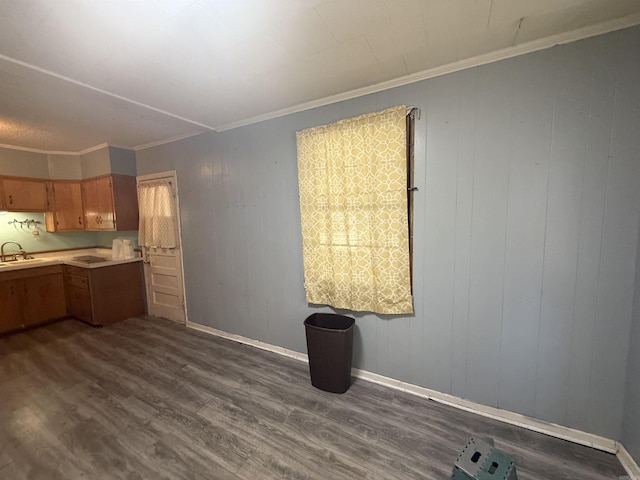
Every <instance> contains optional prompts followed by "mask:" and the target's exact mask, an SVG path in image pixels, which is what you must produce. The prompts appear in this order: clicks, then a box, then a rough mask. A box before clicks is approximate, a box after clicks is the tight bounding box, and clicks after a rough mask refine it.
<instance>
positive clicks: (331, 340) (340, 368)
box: [304, 313, 356, 393]
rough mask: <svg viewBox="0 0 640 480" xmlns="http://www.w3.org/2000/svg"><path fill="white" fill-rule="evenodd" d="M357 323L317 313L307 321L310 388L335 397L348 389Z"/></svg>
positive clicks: (332, 314)
mask: <svg viewBox="0 0 640 480" xmlns="http://www.w3.org/2000/svg"><path fill="white" fill-rule="evenodd" d="M355 323H356V321H355V320H354V319H353V318H351V317H345V316H344V315H337V314H334V313H314V314H312V315H310V316H309V317H307V319H306V320H305V321H304V327H305V331H306V334H307V351H308V353H309V373H310V374H311V385H313V386H314V387H316V388H319V389H320V390H324V391H326V392H333V393H344V392H346V391H347V390H348V389H349V386H350V385H351V357H352V354H353V326H354V325H355Z"/></svg>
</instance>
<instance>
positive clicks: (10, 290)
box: [0, 280, 22, 333]
mask: <svg viewBox="0 0 640 480" xmlns="http://www.w3.org/2000/svg"><path fill="white" fill-rule="evenodd" d="M18 283H19V282H18V281H16V280H5V281H0V310H2V315H0V333H4V332H10V331H11V330H17V329H18V328H21V327H22V306H21V305H20V292H19V290H18V289H19V285H18Z"/></svg>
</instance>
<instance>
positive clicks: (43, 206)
mask: <svg viewBox="0 0 640 480" xmlns="http://www.w3.org/2000/svg"><path fill="white" fill-rule="evenodd" d="M47 183H48V182H47V181H46V180H38V179H30V178H8V177H5V178H2V199H3V202H2V203H3V204H4V205H3V208H4V209H6V210H9V211H12V212H44V211H46V210H48V209H49V195H48V188H47Z"/></svg>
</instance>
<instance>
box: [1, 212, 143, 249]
mask: <svg viewBox="0 0 640 480" xmlns="http://www.w3.org/2000/svg"><path fill="white" fill-rule="evenodd" d="M14 220H16V221H17V222H15V223H14V222H13V221H14ZM26 220H34V221H35V223H33V222H29V223H20V222H25V221H26ZM10 222H11V223H10ZM34 232H36V233H35V234H34ZM114 238H131V239H132V240H133V244H134V246H135V247H137V246H138V232H137V231H136V230H132V231H121V232H83V231H77V232H56V233H49V232H47V230H46V227H45V223H44V213H34V212H25V213H20V212H9V213H6V214H2V215H0V243H4V242H8V241H14V242H18V243H19V244H20V245H22V248H23V249H24V250H25V251H27V252H29V253H37V252H45V251H51V250H65V249H71V248H84V247H95V246H104V247H110V246H111V244H112V242H113V239H114Z"/></svg>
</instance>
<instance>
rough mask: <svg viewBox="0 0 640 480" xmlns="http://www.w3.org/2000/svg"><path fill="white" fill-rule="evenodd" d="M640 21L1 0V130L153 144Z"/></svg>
mask: <svg viewBox="0 0 640 480" xmlns="http://www.w3.org/2000/svg"><path fill="white" fill-rule="evenodd" d="M636 24H640V0H55V1H52V0H0V145H4V146H13V147H17V148H22V149H32V150H36V151H44V152H76V153H77V152H81V151H85V150H88V149H91V148H92V147H95V146H96V145H100V144H104V143H107V144H109V145H113V146H119V147H125V148H143V147H144V146H147V145H152V144H158V143H162V142H166V141H169V140H171V139H176V138H182V137H186V136H189V135H193V134H196V133H200V132H205V131H208V130H225V129H228V128H232V127H234V126H238V125H243V124H247V123H251V122H254V121H257V120H260V119H264V118H269V117H271V116H277V115H281V114H284V113H287V112H291V111H297V110H302V109H304V108H309V107H311V106H315V105H320V104H323V103H329V102H331V101H336V100H339V99H343V98H348V97H350V96H355V95H358V94H362V93H366V92H370V91H375V90H376V89H381V88H384V87H387V86H390V85H398V84H402V83H408V82H410V81H415V80H418V79H422V78H427V77H429V76H432V75H434V74H437V73H441V72H445V71H451V70H455V69H459V68H462V67H463V66H468V65H473V64H479V63H483V62H487V61H491V60H494V59H496V58H501V57H506V56H511V55H514V54H518V53H523V52H526V51H532V50H535V49H539V48H545V47H547V46H551V45H553V44H555V43H559V42H563V41H568V40H574V39H577V38H584V37H587V36H590V35H593V34H597V33H602V32H606V31H610V30H615V29H619V28H623V27H626V26H630V25H636Z"/></svg>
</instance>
